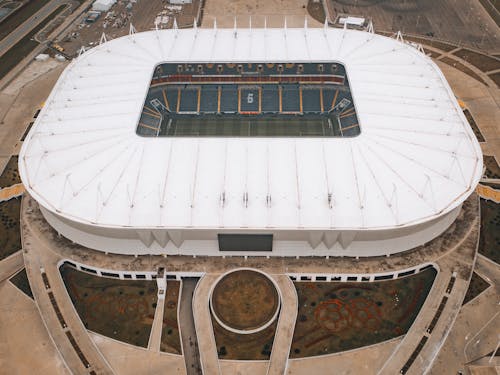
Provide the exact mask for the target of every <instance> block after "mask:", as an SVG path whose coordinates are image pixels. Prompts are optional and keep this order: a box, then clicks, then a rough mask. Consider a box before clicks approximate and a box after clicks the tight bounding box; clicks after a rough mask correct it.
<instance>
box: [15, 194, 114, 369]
mask: <svg viewBox="0 0 500 375" xmlns="http://www.w3.org/2000/svg"><path fill="white" fill-rule="evenodd" d="M23 204H24V203H23ZM21 210H22V209H21ZM21 220H22V219H21ZM22 228H23V230H22V232H21V233H22V242H23V249H24V264H25V266H26V272H27V274H28V279H29V282H30V286H31V290H32V291H33V295H34V297H35V301H36V303H37V306H38V309H39V311H40V315H41V317H42V320H43V322H44V324H45V326H46V328H47V331H48V332H49V335H50V336H51V338H52V340H53V342H54V344H55V345H56V347H57V349H58V351H59V353H60V354H61V356H62V358H63V360H64V362H65V363H66V365H67V366H68V368H70V369H71V370H72V372H73V373H74V374H88V373H89V371H92V370H93V371H95V372H96V373H97V374H113V373H114V372H113V370H112V369H111V367H110V366H109V365H108V363H107V362H106V360H105V359H104V357H103V356H102V355H101V353H100V352H99V350H97V348H96V346H95V345H94V343H93V342H92V340H91V339H90V337H89V335H88V332H87V330H86V329H85V327H84V326H83V324H82V322H81V320H80V318H79V317H78V314H77V313H76V311H75V309H74V307H73V304H72V303H71V300H70V298H69V295H68V293H67V291H66V287H65V286H64V283H63V281H62V278H61V275H60V273H59V269H58V267H57V262H58V258H57V256H56V254H54V253H53V252H52V251H51V250H50V249H49V248H47V247H45V244H44V243H43V242H42V243H40V242H38V241H37V240H36V237H34V236H33V233H32V231H31V228H30V225H29V224H26V223H25V222H24V221H23V220H22ZM43 273H44V274H45V275H46V279H45V280H44V278H43ZM51 296H52V298H53V300H52V301H51ZM54 300H55V303H56V304H57V307H55V306H54ZM56 310H59V311H56ZM68 335H71V336H72V337H73V338H74V340H75V342H76V345H78V348H79V350H80V351H81V354H78V349H75V347H74V346H73V345H72V343H71V341H70V338H69V336H68ZM87 362H88V364H86V363H87Z"/></svg>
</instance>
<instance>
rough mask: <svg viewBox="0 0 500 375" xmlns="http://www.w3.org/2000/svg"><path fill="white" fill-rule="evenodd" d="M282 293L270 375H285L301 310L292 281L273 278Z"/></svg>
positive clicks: (281, 277)
mask: <svg viewBox="0 0 500 375" xmlns="http://www.w3.org/2000/svg"><path fill="white" fill-rule="evenodd" d="M272 277H273V279H274V281H275V282H276V284H278V288H279V290H280V293H281V311H280V317H279V320H278V326H277V327H276V334H275V336H274V342H273V349H272V352H271V358H270V361H269V368H268V370H267V374H268V375H283V374H284V373H285V372H286V369H287V367H288V357H289V354H290V348H291V346H292V339H293V332H294V329H295V321H296V320H297V313H298V309H299V301H298V297H297V291H296V290H295V286H294V285H293V282H292V280H290V278H289V277H288V276H285V275H273V276H272Z"/></svg>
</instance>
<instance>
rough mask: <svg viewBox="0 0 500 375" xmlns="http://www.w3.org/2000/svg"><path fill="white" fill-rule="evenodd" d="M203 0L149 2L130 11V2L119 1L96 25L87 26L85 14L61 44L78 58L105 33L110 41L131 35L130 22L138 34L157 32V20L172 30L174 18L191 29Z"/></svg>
mask: <svg viewBox="0 0 500 375" xmlns="http://www.w3.org/2000/svg"><path fill="white" fill-rule="evenodd" d="M199 1H200V0H194V1H193V3H192V4H185V5H175V6H172V5H170V4H169V3H168V2H167V1H165V0H147V1H141V2H140V3H137V4H135V5H134V6H133V7H132V9H130V10H127V9H126V6H127V4H128V3H129V2H128V1H118V2H117V3H116V4H115V5H114V6H113V7H112V8H111V9H110V10H109V12H103V13H102V14H101V16H100V17H99V18H98V19H97V21H96V22H94V23H85V21H84V19H85V17H86V15H87V14H88V13H85V14H84V17H83V18H82V19H81V20H80V22H78V23H77V24H75V26H74V27H73V29H72V30H70V31H69V33H68V34H67V37H66V38H65V39H64V40H63V42H61V43H60V45H61V47H63V48H64V49H65V52H66V53H68V54H69V55H74V54H75V53H76V52H77V51H78V50H79V49H80V48H81V47H82V46H84V47H92V46H94V45H96V44H98V43H99V40H100V38H101V35H102V33H103V32H104V33H105V34H106V36H107V38H108V39H114V38H118V37H120V36H124V35H127V34H128V33H129V30H130V23H132V25H133V26H134V28H135V29H136V30H137V31H148V30H153V29H155V20H157V21H161V22H160V23H159V24H158V27H159V28H171V27H172V26H173V22H174V19H176V20H177V24H178V26H179V27H188V26H189V27H191V26H192V25H193V21H194V19H195V18H196V15H197V13H198V6H199ZM158 17H159V18H158Z"/></svg>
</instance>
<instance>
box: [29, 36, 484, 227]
mask: <svg viewBox="0 0 500 375" xmlns="http://www.w3.org/2000/svg"><path fill="white" fill-rule="evenodd" d="M290 60H295V61H324V60H331V61H338V62H340V63H343V64H344V65H345V66H346V71H347V74H348V78H349V81H350V87H351V92H352V95H353V99H354V102H355V105H356V113H357V116H358V119H359V123H360V127H361V135H359V136H358V137H356V138H352V139H351V138H340V139H339V138H329V139H310V138H294V139H289V138H272V139H260V138H245V139H240V138H224V139H222V138H221V139H217V138H207V139H203V140H201V139H197V138H175V139H172V138H148V139H145V138H141V137H139V136H137V135H136V133H135V129H136V126H137V121H138V119H139V114H140V111H141V109H142V105H143V102H144V98H145V95H146V93H147V90H148V88H149V83H150V79H151V76H152V73H153V70H154V68H155V66H156V65H158V64H159V63H161V62H165V61H172V62H200V61H207V62H210V61H215V62H219V61H220V62H231V61H235V62H236V61H237V62H241V61H263V62H266V61H269V62H271V63H273V62H278V61H280V62H281V61H283V62H286V61H290ZM46 103H47V104H46V105H45V107H44V108H43V109H42V111H41V113H40V115H39V116H38V118H37V120H36V122H35V124H34V126H33V129H32V131H31V132H30V134H29V135H28V137H27V139H26V141H25V142H24V144H23V147H22V150H21V154H20V155H21V158H20V159H21V162H20V173H21V176H22V179H23V182H24V183H25V184H26V185H27V186H28V191H29V192H30V194H31V195H33V196H34V197H35V198H36V199H37V200H38V201H39V202H40V203H41V204H42V205H44V206H45V207H46V208H48V209H49V210H52V211H56V210H58V211H57V212H58V213H59V214H60V215H63V216H66V217H68V218H70V219H71V220H75V221H80V222H84V223H91V224H96V225H100V226H110V227H120V226H129V225H133V226H138V227H150V228H156V227H167V228H183V227H185V228H193V227H203V228H220V227H222V228H281V229H328V228H334V229H337V228H338V229H359V230H363V229H374V228H390V227H394V226H402V225H412V224H415V223H419V222H423V221H427V220H431V219H433V218H436V217H438V216H440V215H443V214H444V213H446V212H449V211H450V210H452V209H453V208H454V207H456V206H457V205H459V204H460V203H461V202H463V200H464V199H465V198H466V197H467V196H468V195H469V194H470V193H471V192H472V191H473V189H474V188H475V185H476V184H477V181H478V179H479V177H480V174H481V165H482V158H481V151H480V148H479V145H478V143H477V141H476V139H475V138H474V135H473V133H472V131H471V129H470V126H469V125H468V123H467V121H466V119H465V118H464V116H463V114H462V113H461V110H460V108H459V106H458V104H457V102H456V99H455V97H454V95H453V93H452V91H451V89H450V87H449V85H448V83H447V82H446V80H445V79H444V77H443V75H442V74H441V72H440V70H439V68H438V67H437V66H436V65H435V64H434V63H433V62H432V60H430V59H429V58H428V57H427V56H425V55H423V54H421V53H420V52H418V51H417V50H416V49H415V48H413V47H412V46H410V45H407V44H404V43H400V42H398V41H396V40H393V39H390V38H386V37H383V36H380V35H374V34H367V33H363V32H359V31H354V30H340V29H287V30H286V29H267V30H266V29H252V30H250V29H244V30H241V29H238V30H233V29H217V30H214V29H197V30H194V29H191V30H161V31H151V32H145V33H140V34H134V35H131V36H127V37H123V38H118V39H115V40H112V41H110V42H107V43H104V44H102V45H99V46H96V47H95V48H93V49H92V50H90V51H87V52H86V53H84V54H83V55H82V56H80V57H79V58H77V59H75V60H74V61H73V62H72V63H71V64H70V65H69V66H68V68H67V69H66V70H65V71H64V72H63V74H62V75H61V77H60V79H59V81H58V82H57V84H56V86H55V88H54V89H53V91H52V93H51V95H50V97H49V98H48V100H47V102H46ZM329 193H330V194H331V199H330V200H329ZM222 196H223V197H224V202H223V204H222V203H221V199H222ZM268 196H269V197H270V200H269V199H268Z"/></svg>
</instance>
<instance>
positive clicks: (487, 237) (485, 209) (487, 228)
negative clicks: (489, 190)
mask: <svg viewBox="0 0 500 375" xmlns="http://www.w3.org/2000/svg"><path fill="white" fill-rule="evenodd" d="M498 249H500V204H498V203H495V202H493V201H490V200H486V199H481V235H480V237H479V253H480V254H483V255H484V256H485V257H488V258H489V259H491V260H492V261H494V262H496V263H497V264H500V251H499V250H498Z"/></svg>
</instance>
